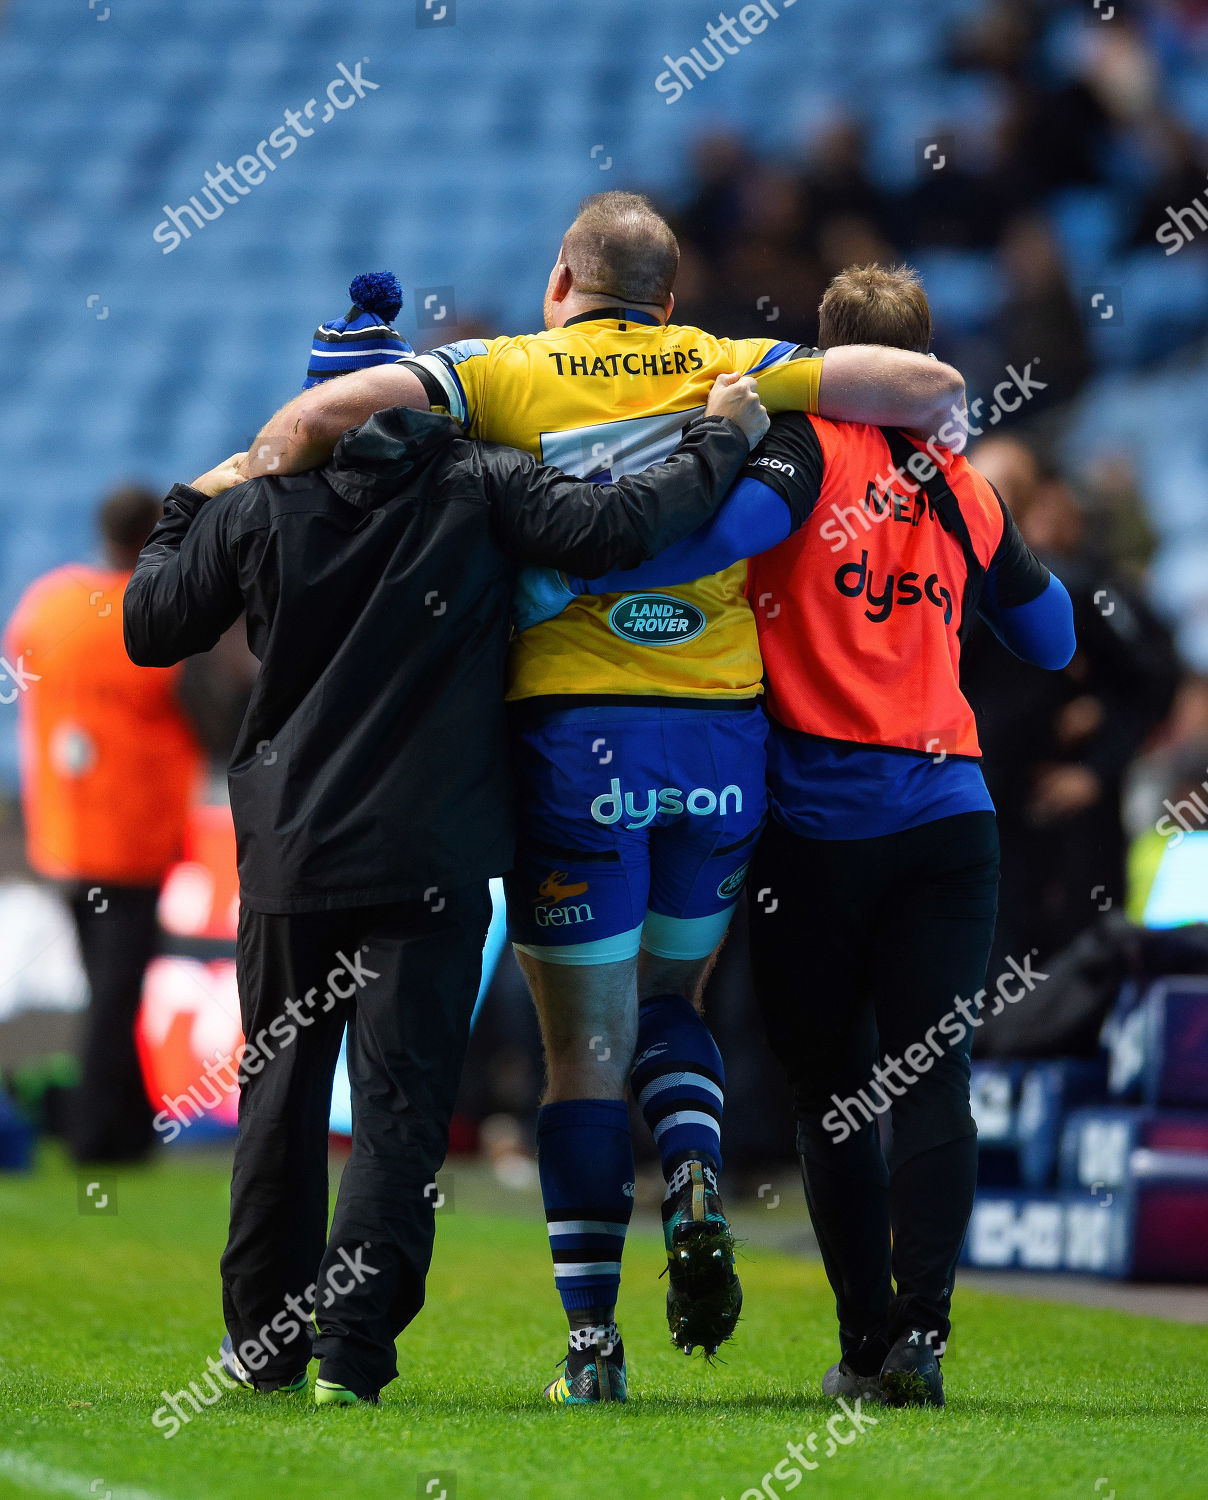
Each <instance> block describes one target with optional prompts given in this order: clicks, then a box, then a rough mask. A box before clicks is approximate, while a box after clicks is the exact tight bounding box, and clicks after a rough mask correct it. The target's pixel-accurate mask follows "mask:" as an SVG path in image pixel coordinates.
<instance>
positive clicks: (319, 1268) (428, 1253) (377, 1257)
mask: <svg viewBox="0 0 1208 1500" xmlns="http://www.w3.org/2000/svg"><path fill="white" fill-rule="evenodd" d="M490 915H491V901H490V895H489V892H488V889H487V885H486V882H485V881H483V882H480V883H478V884H476V885H473V886H469V887H466V888H464V889H462V890H459V891H454V892H445V893H443V894H442V895H441V896H440V897H439V898H435V897H434V899H433V901H432V902H431V903H430V904H429V903H425V902H424V901H409V902H402V903H395V904H392V905H388V906H364V907H349V908H345V909H343V910H339V911H330V912H308V913H304V914H297V915H292V916H270V915H265V914H263V913H259V912H254V911H251V910H249V909H248V908H247V907H246V906H245V907H244V908H243V910H242V913H241V915H240V919H239V939H238V949H237V969H238V978H239V998H240V1009H241V1011H242V1017H243V1029H244V1035H245V1037H246V1038H247V1043H248V1050H247V1051H246V1052H245V1054H244V1059H243V1062H242V1064H241V1067H240V1082H241V1088H240V1096H239V1141H238V1144H237V1146H236V1148H235V1164H234V1171H233V1174H232V1178H231V1228H230V1238H229V1239H228V1241H227V1247H226V1250H225V1252H224V1253H223V1257H222V1290H223V1309H224V1313H225V1318H226V1326H227V1331H228V1333H229V1334H230V1335H231V1339H232V1341H233V1343H234V1346H235V1350H236V1352H237V1353H238V1354H239V1355H240V1358H241V1359H242V1360H243V1362H244V1364H245V1365H246V1366H247V1367H248V1369H249V1371H251V1373H252V1374H253V1376H254V1379H255V1381H256V1384H257V1385H258V1386H259V1387H260V1388H262V1389H264V1388H267V1389H271V1388H272V1387H273V1386H274V1385H276V1384H277V1383H279V1382H280V1381H282V1380H284V1379H288V1378H289V1377H291V1376H293V1375H296V1374H297V1373H298V1372H299V1371H301V1370H303V1369H304V1368H305V1367H306V1363H307V1361H308V1360H309V1359H310V1358H311V1357H312V1335H313V1328H312V1326H311V1324H310V1321H309V1320H310V1316H311V1313H312V1312H313V1313H314V1314H315V1317H316V1319H317V1322H318V1327H319V1330H320V1331H319V1333H318V1335H317V1336H314V1337H313V1354H314V1355H315V1356H317V1357H318V1358H319V1359H320V1360H322V1362H323V1365H322V1368H323V1374H324V1377H325V1378H327V1379H331V1380H334V1381H337V1382H338V1383H340V1384H342V1385H346V1386H347V1387H348V1388H349V1389H350V1390H352V1391H355V1392H356V1394H357V1395H359V1396H370V1395H375V1394H376V1393H377V1392H378V1391H379V1390H380V1389H381V1387H382V1386H384V1385H385V1384H387V1382H388V1381H391V1380H393V1379H394V1377H395V1376H396V1375H397V1374H398V1368H397V1365H396V1363H395V1351H394V1340H395V1338H396V1337H397V1335H398V1334H399V1333H400V1332H401V1331H402V1329H403V1328H405V1327H406V1326H407V1324H408V1323H409V1322H410V1321H411V1320H412V1318H414V1317H415V1315H416V1313H418V1312H419V1310H420V1308H421V1307H422V1306H423V1302H424V1283H425V1279H426V1276H427V1272H428V1266H429V1264H430V1262H431V1259H432V1242H433V1237H434V1231H435V1226H434V1222H433V1214H434V1212H435V1208H436V1189H435V1186H434V1183H435V1178H436V1173H437V1169H438V1168H439V1167H440V1166H441V1164H442V1163H443V1161H444V1159H445V1153H446V1151H447V1149H448V1141H449V1125H450V1121H451V1118H452V1113H453V1105H454V1101H455V1099H456V1095H457V1087H458V1081H459V1079H460V1076H461V1069H462V1063H463V1061H464V1059H465V1052H466V1046H467V1042H468V1040H469V1030H470V1017H471V1015H472V1012H473V1008H474V1000H475V997H476V995H477V992H478V984H479V979H480V975H481V970H482V945H483V941H484V939H485V937H486V930H487V926H488V924H489V922H490ZM345 1026H347V1029H348V1075H349V1081H350V1084H351V1090H352V1116H353V1130H352V1153H351V1155H350V1156H349V1158H348V1161H347V1163H346V1164H345V1167H344V1173H343V1176H342V1178H341V1180H340V1187H339V1192H338V1195H337V1198H336V1206H335V1212H334V1215H333V1217H332V1222H331V1230H330V1233H329V1232H328V1226H327V1209H328V1181H327V1138H328V1116H329V1112H330V1108H331V1090H332V1078H333V1074H334V1070H335V1066H336V1062H337V1060H338V1057H339V1052H340V1041H341V1037H342V1035H343V1033H344V1029H345ZM249 1057H250V1061H249ZM249 1356H250V1357H249Z"/></svg>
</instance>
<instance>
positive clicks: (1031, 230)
mask: <svg viewBox="0 0 1208 1500" xmlns="http://www.w3.org/2000/svg"><path fill="white" fill-rule="evenodd" d="M1000 254H1001V258H1002V266H1003V270H1004V272H1005V273H1006V278H1007V298H1006V302H1005V304H1004V305H1003V308H1002V313H1001V316H1000V327H1001V333H1000V344H1001V348H1002V351H1003V355H1004V360H1003V364H1004V367H1005V366H1006V365H1007V364H1012V365H1014V366H1015V368H1016V369H1019V370H1022V369H1024V368H1025V366H1026V365H1027V364H1028V363H1029V361H1032V362H1034V364H1035V374H1036V377H1037V379H1038V380H1042V381H1044V384H1045V389H1044V390H1043V391H1040V392H1038V393H1036V394H1035V395H1034V396H1033V397H1032V398H1031V400H1030V401H1029V402H1028V404H1027V406H1026V407H1024V408H1022V409H1021V411H1020V417H1021V419H1023V420H1028V419H1034V418H1035V417H1036V416H1037V415H1038V414H1039V413H1040V412H1042V411H1045V410H1047V409H1049V408H1051V407H1053V406H1057V405H1060V404H1061V403H1062V402H1064V401H1068V400H1069V399H1070V397H1071V396H1074V395H1075V394H1076V393H1077V392H1078V389H1079V388H1080V386H1081V385H1082V383H1083V382H1084V381H1085V379H1086V377H1087V374H1088V373H1089V370H1090V361H1089V359H1088V357H1087V352H1086V331H1085V327H1084V325H1083V321H1082V316H1081V314H1080V312H1079V309H1078V306H1077V304H1076V303H1075V301H1074V294H1073V292H1072V290H1071V289H1070V284H1069V280H1068V278H1067V276H1066V270H1065V264H1064V261H1063V260H1062V257H1061V250H1060V247H1059V246H1058V244H1057V241H1056V239H1055V237H1054V235H1053V231H1052V229H1051V228H1050V226H1049V224H1048V223H1047V221H1046V220H1045V219H1043V218H1042V217H1040V216H1039V215H1035V214H1028V215H1024V216H1021V217H1019V218H1017V219H1013V220H1012V221H1011V223H1010V224H1009V225H1008V226H1007V229H1006V232H1005V234H1004V236H1003V243H1002V248H1001V252H1000Z"/></svg>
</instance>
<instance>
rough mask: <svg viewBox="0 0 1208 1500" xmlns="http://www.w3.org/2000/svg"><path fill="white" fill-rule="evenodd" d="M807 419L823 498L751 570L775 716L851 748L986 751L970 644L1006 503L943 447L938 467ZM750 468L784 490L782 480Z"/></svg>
mask: <svg viewBox="0 0 1208 1500" xmlns="http://www.w3.org/2000/svg"><path fill="white" fill-rule="evenodd" d="M804 421H805V422H807V423H808V425H809V427H812V428H813V430H814V433H815V434H816V441H817V443H818V444H820V445H821V451H822V458H823V476H824V477H823V479H822V485H821V490H820V493H819V494H818V498H817V502H816V504H815V505H814V506H813V512H812V514H811V515H810V518H809V522H808V524H807V525H804V526H802V527H801V529H800V530H798V531H797V532H795V533H794V535H792V536H791V537H789V538H788V540H787V541H784V542H781V543H780V544H779V546H776V547H774V548H772V550H771V551H770V552H765V553H763V554H762V555H761V556H760V557H756V558H753V559H752V560H751V565H750V580H749V585H748V587H749V591H750V594H751V597H752V598H753V599H754V600H755V601H756V604H757V607H758V608H759V613H760V627H759V640H760V645H761V647H762V650H763V660H764V665H765V668H766V671H767V675H768V683H769V689H768V694H769V696H768V708H769V710H770V712H771V714H772V717H773V718H774V719H775V720H776V721H777V722H779V723H781V724H783V725H785V726H787V727H788V728H790V729H796V730H799V731H802V732H803V733H806V734H810V735H814V736H817V737H819V738H821V739H830V740H840V741H843V742H844V743H847V744H857V745H870V746H884V747H886V748H892V749H901V750H912V751H915V752H918V753H920V754H925V755H930V756H932V757H933V758H937V759H938V758H940V757H941V756H965V757H977V756H979V755H980V754H981V750H980V747H979V745H978V741H977V726H976V724H975V723H974V719H973V711H972V709H971V708H970V707H969V704H968V703H967V701H966V700H965V697H964V695H963V694H962V692H961V690H960V682H959V671H960V643H961V640H962V639H963V638H964V635H965V633H966V632H967V631H968V629H969V628H970V626H971V625H972V623H973V616H974V611H975V608H976V600H977V595H978V592H979V591H980V588H981V584H982V580H983V578H984V575H985V571H986V569H987V567H988V566H989V564H990V562H991V560H992V559H993V557H994V555H995V552H996V550H997V549H998V546H999V543H1000V541H1001V540H1002V538H1003V528H1004V524H1005V519H1004V513H1003V508H1002V504H1001V502H1000V501H999V499H998V496H997V494H996V493H995V491H994V489H993V487H992V485H991V484H990V483H989V481H988V480H986V479H983V478H982V476H981V475H980V474H979V473H978V472H977V471H976V469H974V468H973V467H972V466H971V465H970V464H969V463H968V461H967V460H966V459H965V458H963V457H961V456H960V455H958V454H953V453H950V452H948V451H947V450H946V449H943V448H937V449H936V450H935V454H936V457H937V458H938V460H939V461H938V463H937V462H933V461H932V458H931V457H930V456H929V454H928V453H927V451H926V450H924V449H923V448H922V446H921V445H920V444H918V443H916V442H915V441H914V440H913V439H910V438H907V437H906V436H905V435H903V434H902V433H898V432H894V431H892V430H889V429H883V428H879V427H863V426H857V425H855V424H853V423H849V422H833V423H832V422H826V421H822V420H820V419H814V418H807V419H804ZM777 451H778V452H779V451H780V450H779V449H778V450H777ZM756 462H757V463H758V460H757V461H756ZM751 472H753V473H756V474H757V475H758V477H759V478H761V479H764V480H765V481H766V482H767V483H769V484H771V485H773V486H774V487H776V488H778V489H781V492H782V493H786V491H785V489H784V488H783V486H785V485H786V483H787V481H786V480H785V477H784V475H783V472H773V471H771V470H760V469H758V468H752V470H751ZM1042 586H1043V585H1042Z"/></svg>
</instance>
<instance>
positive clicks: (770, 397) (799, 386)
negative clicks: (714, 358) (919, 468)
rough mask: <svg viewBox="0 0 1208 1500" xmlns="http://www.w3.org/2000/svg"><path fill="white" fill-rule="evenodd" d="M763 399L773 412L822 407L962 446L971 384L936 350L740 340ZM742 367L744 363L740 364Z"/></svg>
mask: <svg viewBox="0 0 1208 1500" xmlns="http://www.w3.org/2000/svg"><path fill="white" fill-rule="evenodd" d="M735 348H736V353H738V354H739V357H740V358H741V357H742V356H743V355H746V356H747V358H748V359H749V358H750V357H751V356H752V355H755V356H757V357H756V358H755V359H753V360H752V361H751V363H750V364H749V365H747V366H745V368H746V370H747V373H748V374H751V375H754V376H755V379H756V382H757V384H758V387H759V396H760V400H761V401H762V402H763V404H764V405H765V406H766V407H767V409H768V410H769V411H771V412H775V411H804V412H813V413H818V414H820V415H821V416H824V417H830V418H832V419H833V420H834V421H839V422H862V423H866V424H868V425H870V426H874V427H907V428H911V429H913V430H916V431H919V432H923V433H925V434H927V435H928V436H935V437H937V438H938V440H939V441H940V442H941V443H943V444H945V446H947V447H960V446H962V445H963V442H964V436H965V431H966V427H965V415H964V413H965V382H964V379H963V377H962V376H961V374H960V371H959V370H955V369H953V367H952V366H951V365H946V364H943V363H942V362H941V361H940V360H937V359H932V357H931V356H930V355H929V354H916V353H915V352H913V351H912V350H909V349H889V348H885V347H883V346H882V345H880V344H844V345H841V346H839V347H837V348H834V349H827V350H825V351H823V350H821V349H811V348H809V347H808V346H807V345H805V344H790V343H780V344H774V345H771V346H769V345H768V343H767V341H765V340H759V339H746V340H739V341H738V342H737V344H736V346H735ZM736 368H738V366H736Z"/></svg>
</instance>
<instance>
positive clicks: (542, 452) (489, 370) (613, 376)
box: [405, 307, 822, 702]
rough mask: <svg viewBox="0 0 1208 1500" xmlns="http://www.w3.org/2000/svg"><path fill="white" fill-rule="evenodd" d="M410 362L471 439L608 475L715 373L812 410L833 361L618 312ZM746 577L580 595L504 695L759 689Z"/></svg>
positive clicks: (748, 692) (775, 400)
mask: <svg viewBox="0 0 1208 1500" xmlns="http://www.w3.org/2000/svg"><path fill="white" fill-rule="evenodd" d="M405 363H406V364H407V366H408V368H409V369H411V370H412V371H413V372H414V373H415V374H416V375H417V376H418V377H419V379H420V380H421V381H422V382H423V384H424V387H425V389H426V390H427V392H428V396H429V399H430V401H431V403H432V405H433V406H434V407H436V408H439V409H447V410H448V411H449V412H450V414H451V415H452V416H454V417H455V418H457V420H458V421H459V422H461V423H462V425H463V426H464V427H465V429H466V431H467V433H468V434H469V436H471V437H475V438H482V439H486V440H487V441H491V442H498V443H507V444H510V445H511V446H512V447H515V448H522V449H524V450H525V451H526V452H529V453H532V454H535V455H536V456H537V457H538V458H540V459H541V460H542V462H544V463H548V464H553V465H555V466H556V467H558V468H560V469H562V470H563V471H564V472H566V473H568V474H573V475H576V476H577V477H579V478H590V479H596V480H609V479H616V478H618V477H619V476H620V475H622V474H632V473H636V472H638V471H640V470H641V469H644V468H646V467H648V466H649V465H650V464H653V463H658V462H659V461H660V460H662V459H664V458H666V457H667V455H668V454H669V453H670V452H671V450H672V449H673V448H674V447H675V445H676V444H677V443H678V442H679V440H680V434H681V432H682V431H683V428H684V426H685V425H686V424H687V423H688V422H690V421H691V420H692V419H693V418H694V417H697V416H699V415H700V414H701V412H702V410H703V408H704V405H705V402H706V400H707V398H708V395H709V390H710V388H711V387H712V385H713V382H714V380H715V379H716V378H717V376H718V375H722V374H728V373H730V372H737V373H739V374H753V375H755V376H756V378H757V381H758V384H759V393H760V397H761V398H762V400H763V402H764V405H765V406H766V407H767V408H768V410H769V411H793V410H795V411H816V410H817V406H818V385H819V381H820V379H821V369H822V359H821V356H820V355H818V354H817V352H816V351H814V350H809V349H806V348H803V347H802V346H800V345H797V344H788V343H780V342H777V341H776V340H774V339H718V338H714V337H713V336H712V335H711V334H707V333H704V332H702V331H701V330H700V329H699V328H687V327H679V326H676V325H671V326H664V325H662V324H660V323H658V322H656V321H655V320H654V319H652V318H651V317H650V316H649V315H648V314H646V313H640V312H634V311H633V310H631V309H626V308H622V307H615V308H613V307H610V308H604V309H597V310H593V311H591V312H589V313H586V314H583V315H582V316H580V317H578V318H573V319H571V321H570V323H568V324H567V326H566V327H564V328H553V329H547V330H545V332H543V333H536V334H523V335H521V336H519V337H515V338H498V339H491V340H490V341H487V342H484V341H482V340H480V339H466V340H463V341H462V342H461V343H457V344H449V345H447V346H445V347H444V348H442V349H436V350H433V351H431V352H430V353H428V354H424V355H420V356H418V357H413V358H410V359H408V360H407V361H405ZM745 581H746V567H745V565H744V564H738V565H736V566H734V567H732V568H728V569H726V571H725V572H723V573H717V574H714V575H713V576H711V577H708V578H701V579H697V580H696V581H695V582H693V583H688V584H683V585H679V586H677V587H675V588H669V589H665V590H661V591H659V592H657V593H642V594H630V595H622V594H612V595H601V596H597V597H589V596H583V597H581V598H579V599H576V600H575V602H574V603H573V604H571V605H570V606H569V607H568V608H567V609H566V610H565V611H564V613H563V614H561V615H560V616H558V618H557V619H554V620H549V621H547V622H546V623H544V624H542V625H538V626H535V627H534V628H533V629H531V630H528V631H525V632H524V633H523V634H521V635H520V636H519V637H518V638H517V639H516V641H515V642H514V645H513V650H512V658H511V667H510V681H509V686H508V697H509V698H512V699H517V698H536V697H555V698H556V697H563V696H572V695H573V696H575V697H577V698H583V697H588V698H591V699H592V700H593V701H595V702H600V701H602V700H603V701H607V700H608V699H610V698H614V697H615V698H622V699H624V700H625V701H632V699H633V698H634V697H635V696H636V697H639V698H641V697H652V698H656V699H658V700H659V701H664V702H665V701H668V700H679V701H681V702H691V701H701V700H705V699H708V700H711V701H715V700H716V699H718V698H729V699H744V698H754V697H755V696H756V695H757V694H758V693H760V691H761V690H762V689H761V682H762V677H763V669H762V666H761V665H760V657H759V643H758V640H757V638H756V632H755V622H754V619H753V617H752V615H751V610H750V607H749V606H748V604H747V601H746V598H745V596H744V584H745Z"/></svg>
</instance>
